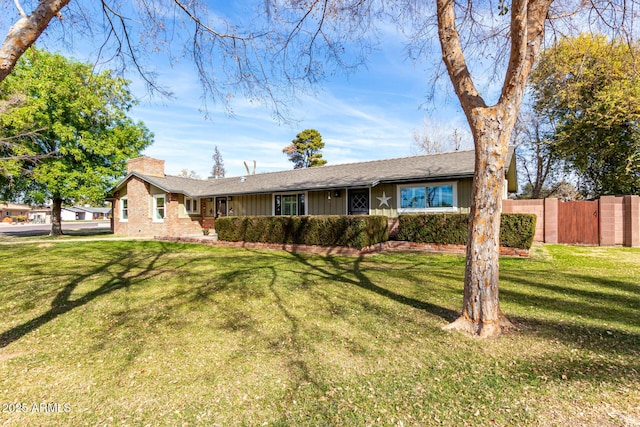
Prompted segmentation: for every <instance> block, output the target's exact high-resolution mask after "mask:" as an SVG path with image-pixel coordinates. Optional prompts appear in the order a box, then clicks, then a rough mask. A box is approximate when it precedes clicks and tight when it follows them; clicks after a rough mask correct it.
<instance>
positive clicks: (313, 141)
mask: <svg viewBox="0 0 640 427" xmlns="http://www.w3.org/2000/svg"><path fill="white" fill-rule="evenodd" d="M323 148H324V142H322V135H320V132H318V131H317V130H315V129H305V130H303V131H302V132H300V133H299V134H297V135H296V138H295V139H294V140H293V141H291V144H289V145H287V146H286V147H284V148H283V149H282V152H283V153H285V154H286V155H287V157H288V158H289V161H291V162H293V168H294V169H303V168H313V167H317V166H323V165H325V164H327V161H326V160H325V159H323V158H322V153H321V152H320V150H322V149H323Z"/></svg>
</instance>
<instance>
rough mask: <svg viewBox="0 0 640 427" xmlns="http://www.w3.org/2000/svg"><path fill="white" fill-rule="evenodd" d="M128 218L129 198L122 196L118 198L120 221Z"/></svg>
mask: <svg viewBox="0 0 640 427" xmlns="http://www.w3.org/2000/svg"><path fill="white" fill-rule="evenodd" d="M128 219H129V199H127V198H126V197H123V198H121V199H120V221H123V222H124V221H127V220H128Z"/></svg>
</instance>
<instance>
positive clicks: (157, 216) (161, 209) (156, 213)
mask: <svg viewBox="0 0 640 427" xmlns="http://www.w3.org/2000/svg"><path fill="white" fill-rule="evenodd" d="M165 201H166V198H165V195H164V194H163V195H157V196H153V220H154V221H160V222H161V221H164V214H165Z"/></svg>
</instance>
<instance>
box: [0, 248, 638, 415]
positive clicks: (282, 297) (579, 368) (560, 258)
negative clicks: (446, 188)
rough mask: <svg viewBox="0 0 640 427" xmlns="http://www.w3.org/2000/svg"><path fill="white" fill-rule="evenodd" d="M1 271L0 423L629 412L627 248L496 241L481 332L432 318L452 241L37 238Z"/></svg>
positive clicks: (443, 306)
mask: <svg viewBox="0 0 640 427" xmlns="http://www.w3.org/2000/svg"><path fill="white" fill-rule="evenodd" d="M0 271H1V272H2V273H1V274H2V278H1V280H0V314H1V316H2V317H1V318H0V403H1V404H2V405H3V407H2V409H3V411H2V413H0V425H3V426H14V425H15V426H22V425H39V426H47V425H51V426H54V425H72V426H73V425H117V426H121V425H123V426H124V425H133V426H138V425H140V426H142V425H153V426H162V425H168V426H182V425H185V426H193V425H203V426H215V425H220V426H241V425H247V426H260V425H269V426H293V425H295V426H317V425H331V426H352V425H354V426H355V425H358V426H365V425H376V426H377V425H379V426H401V425H404V426H431V425H447V426H462V425H468V426H491V425H502V426H514V425H518V426H553V425H557V426H565V425H575V426H578V425H587V426H625V425H627V426H637V425H639V423H640V409H639V405H638V402H640V286H639V285H638V278H639V277H640V250H638V249H627V248H583V247H565V246H536V247H535V250H534V254H533V256H532V258H530V259H513V258H505V259H502V260H501V277H502V279H501V305H502V308H503V311H504V312H505V313H506V314H507V316H508V317H509V318H510V319H512V320H513V321H514V322H515V323H516V324H517V326H518V328H519V329H518V331H516V332H513V333H509V334H506V335H503V336H502V337H500V338H499V339H496V340H478V339H473V338H469V337H466V336H463V335H460V334H457V333H450V332H444V331H442V330H441V329H440V328H441V326H443V325H445V324H447V322H449V321H451V320H452V319H453V318H455V316H456V312H457V310H458V309H459V307H460V305H461V295H462V278H463V274H464V259H463V258H462V257H460V256H450V255H423V254H378V255H372V256H367V257H364V258H338V257H320V256H312V255H300V254H292V253H288V252H283V251H266V250H246V249H229V248H215V247H204V246H196V245H180V244H172V243H161V242H144V241H137V242H126V241H99V242H59V243H57V242H56V243H53V242H51V243H49V242H45V243H31V244H24V245H4V246H0ZM42 403H45V406H44V407H41V406H39V405H40V404H42ZM47 403H48V404H50V406H49V407H48V408H49V409H51V411H50V412H49V413H45V412H44V411H40V412H38V411H36V410H35V409H42V408H44V409H47V406H46V404H47ZM15 404H23V405H24V406H22V407H21V408H23V409H24V412H20V411H16V410H15V408H16V407H15ZM34 404H35V405H36V406H35V407H34ZM11 405H14V406H11ZM56 405H58V406H56ZM34 408H35V409H34Z"/></svg>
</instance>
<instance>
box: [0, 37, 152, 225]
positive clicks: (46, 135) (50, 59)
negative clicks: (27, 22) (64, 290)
mask: <svg viewBox="0 0 640 427" xmlns="http://www.w3.org/2000/svg"><path fill="white" fill-rule="evenodd" d="M16 94H23V95H24V102H22V103H21V104H20V105H18V106H16V107H15V108H12V109H11V110H10V111H9V112H7V114H3V115H2V116H0V126H1V127H2V129H3V132H5V133H7V134H19V133H20V131H22V130H23V129H25V128H28V129H40V131H39V132H38V133H37V134H35V135H31V136H30V137H21V138H18V141H16V144H17V146H19V150H20V151H21V152H23V153H28V154H30V155H39V154H41V155H44V156H45V157H42V158H40V159H38V161H37V162H24V163H22V164H21V165H20V168H21V171H22V173H21V175H20V176H19V177H15V176H14V177H12V180H13V185H12V187H11V190H10V191H11V192H13V194H14V195H18V194H19V195H21V196H23V197H24V198H25V199H26V200H30V201H33V202H37V203H42V202H43V201H45V200H49V199H50V200H52V202H53V206H52V228H51V234H52V235H59V234H62V228H61V221H60V209H61V207H62V203H63V202H67V203H73V202H75V201H79V200H83V201H93V202H102V201H103V199H104V196H105V192H106V190H108V189H109V188H110V187H111V186H112V185H114V183H115V182H116V180H117V179H118V177H120V176H122V175H123V173H124V172H125V171H126V160H127V159H129V158H132V157H136V156H138V155H139V154H140V152H141V151H142V150H143V149H144V148H146V147H147V146H149V145H150V144H151V142H152V138H153V135H152V134H151V133H150V132H149V131H148V129H147V128H146V127H145V126H144V124H143V123H141V122H138V123H134V122H133V121H132V120H131V119H130V118H129V117H127V115H126V113H127V111H128V110H129V109H130V108H131V107H132V105H133V103H134V99H133V98H132V97H131V94H130V93H129V90H128V82H127V81H126V80H124V79H122V78H118V77H114V76H113V75H111V73H110V72H109V71H104V72H102V73H100V74H94V73H93V72H92V67H91V65H88V64H83V63H80V62H74V61H70V60H68V59H66V58H64V57H63V56H61V55H55V54H51V53H48V52H45V51H41V50H36V49H30V50H29V51H28V52H27V53H26V54H25V55H24V56H23V58H22V59H21V60H20V62H19V63H18V64H17V66H16V68H15V69H14V71H13V73H12V74H11V75H10V76H9V77H7V79H6V80H5V81H4V82H3V83H2V85H1V86H0V99H10V98H11V97H14V96H16Z"/></svg>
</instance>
